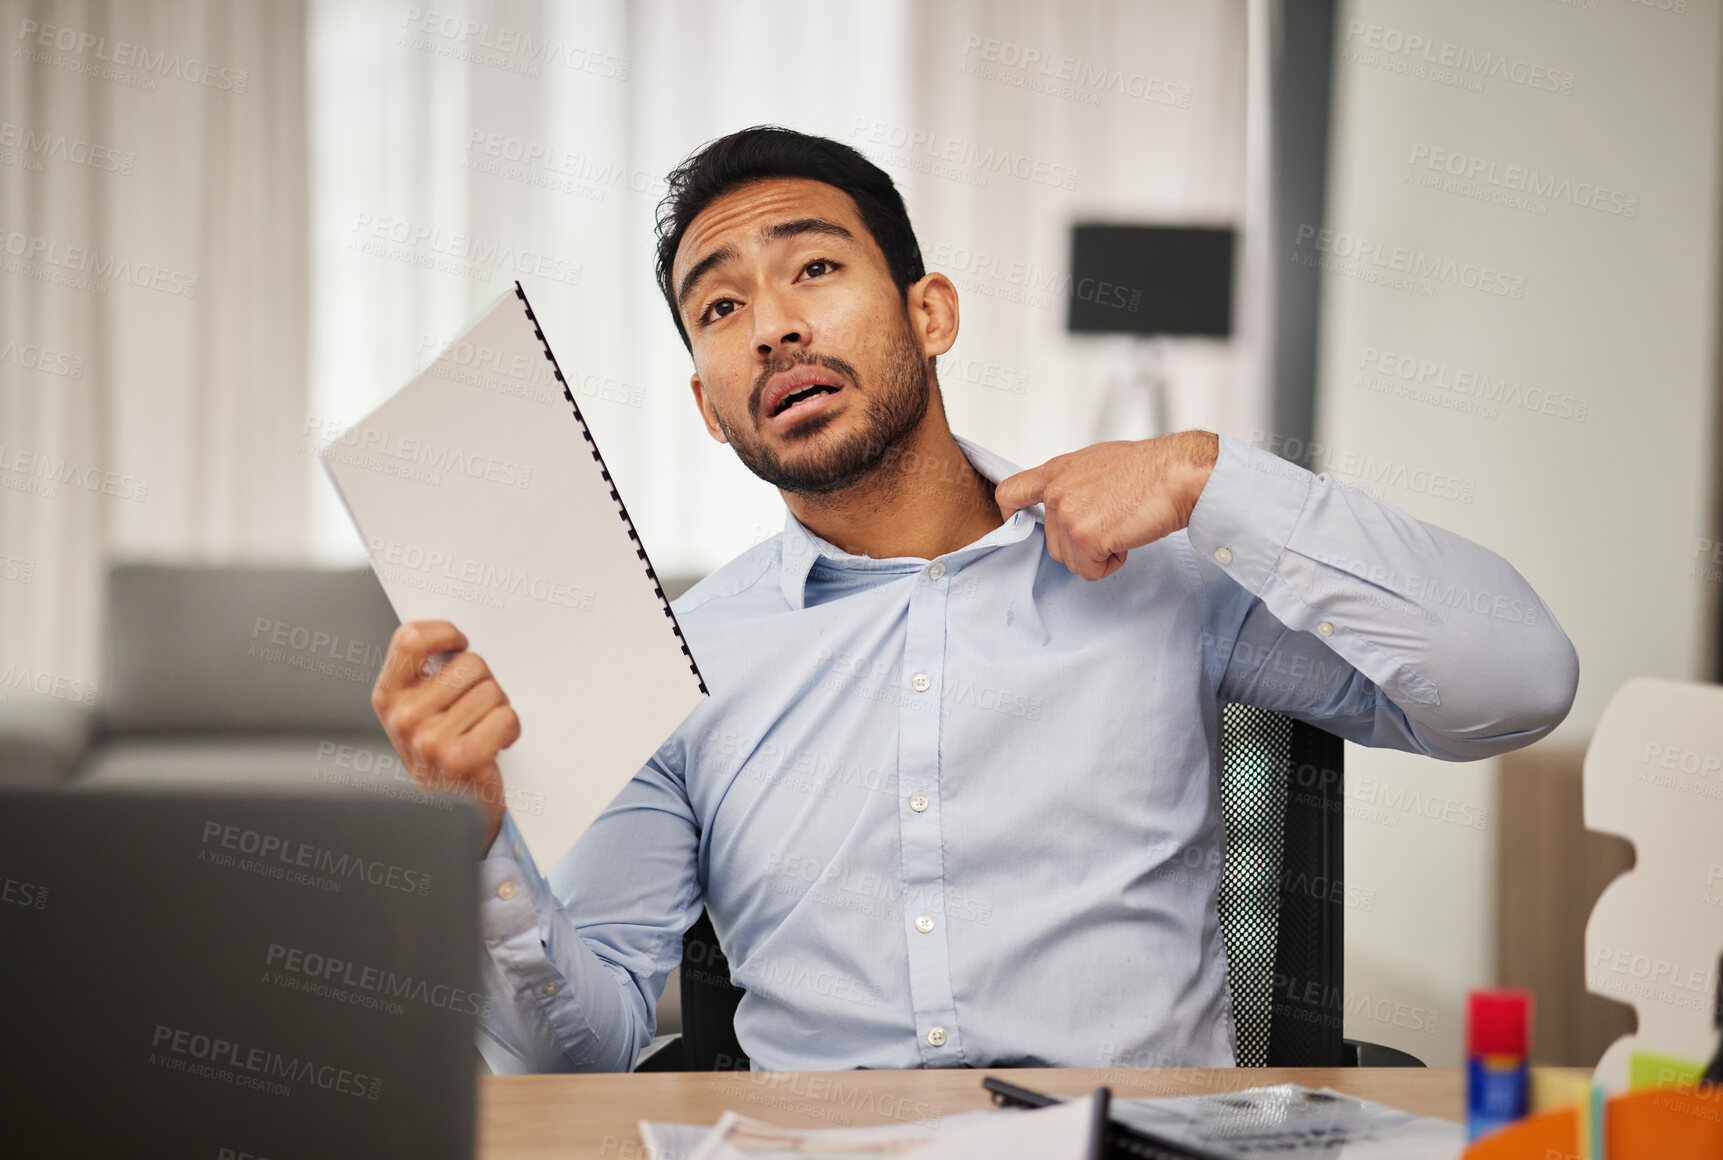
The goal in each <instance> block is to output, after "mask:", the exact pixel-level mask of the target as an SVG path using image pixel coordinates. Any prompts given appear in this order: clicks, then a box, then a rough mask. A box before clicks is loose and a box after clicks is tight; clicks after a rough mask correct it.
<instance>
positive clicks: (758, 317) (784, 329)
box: [754, 291, 813, 357]
mask: <svg viewBox="0 0 1723 1160" xmlns="http://www.w3.org/2000/svg"><path fill="white" fill-rule="evenodd" d="M811 341H813V328H812V327H811V326H810V325H809V322H808V319H807V316H806V314H805V313H804V312H803V311H802V310H801V308H800V303H799V302H797V300H796V296H795V295H794V294H789V293H785V292H783V291H767V292H765V293H763V294H760V295H758V296H757V297H756V298H755V299H754V349H755V351H756V352H757V353H759V354H760V355H761V356H762V357H769V356H770V355H771V354H772V353H773V352H775V351H777V350H779V349H781V348H783V347H786V346H806V345H808V344H809V343H810V342H811Z"/></svg>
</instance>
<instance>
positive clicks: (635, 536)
mask: <svg viewBox="0 0 1723 1160" xmlns="http://www.w3.org/2000/svg"><path fill="white" fill-rule="evenodd" d="M515 297H517V298H519V299H520V301H521V305H522V306H524V307H525V308H526V317H527V321H528V322H531V323H532V329H533V333H534V334H536V335H538V340H539V342H540V343H542V344H543V346H544V357H545V358H547V359H549V360H550V369H551V372H552V373H553V374H555V375H556V381H557V382H559V383H561V384H562V397H563V398H565V399H567V400H568V405H569V406H571V407H573V408H574V421H575V422H577V423H579V424H580V433H581V435H582V436H584V437H585V439H586V446H587V448H588V449H589V450H590V451H591V452H592V458H593V460H594V462H596V463H597V464H598V470H599V474H601V475H603V476H604V482H605V483H607V484H609V485H610V498H611V499H613V500H615V501H616V514H617V515H619V516H621V517H622V524H623V526H624V527H626V528H627V529H628V538H629V539H630V540H633V541H634V551H635V554H636V555H638V556H639V557H640V562H641V563H642V564H645V565H646V578H647V579H648V580H650V581H652V590H653V591H654V592H656V593H658V602H659V603H660V604H662V605H663V606H664V615H665V616H667V617H669V618H670V631H671V632H673V633H675V634H676V641H677V643H678V644H680V645H681V646H682V655H683V656H685V657H687V658H688V671H689V672H691V673H693V674H694V679H695V680H696V681H698V682H699V683H700V694H701V696H705V695H706V679H705V678H704V677H702V676H701V675H700V664H699V662H698V661H696V660H695V659H694V654H693V653H692V652H690V651H689V650H688V639H687V638H686V637H684V636H683V635H682V626H681V625H680V624H677V623H676V613H675V612H674V611H672V609H671V607H670V598H669V597H667V596H665V595H664V586H663V585H662V584H660V583H659V582H658V573H657V572H655V571H653V570H652V561H651V560H649V559H647V558H646V545H644V544H642V543H641V542H640V535H639V533H638V532H636V531H635V530H634V521H633V520H631V519H629V518H628V506H627V505H626V504H624V503H623V502H622V496H621V495H620V494H618V492H617V490H616V481H615V480H613V479H611V478H610V468H608V467H606V466H605V465H604V456H602V455H600V454H599V452H598V444H597V443H596V442H594V441H593V438H592V429H591V428H589V427H588V426H587V425H586V417H585V416H584V415H582V414H581V413H580V404H579V403H577V402H575V401H574V392H573V391H571V390H569V389H568V380H567V379H565V378H563V377H562V368H561V367H559V366H557V365H556V356H555V355H554V354H552V353H551V352H550V341H549V340H548V339H546V338H545V336H544V328H543V327H541V326H539V324H538V315H536V314H534V313H533V312H532V303H530V302H528V301H527V300H526V291H525V290H523V289H522V288H521V284H520V283H519V282H516V283H515Z"/></svg>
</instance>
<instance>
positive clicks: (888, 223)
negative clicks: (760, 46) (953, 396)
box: [658, 125, 927, 353]
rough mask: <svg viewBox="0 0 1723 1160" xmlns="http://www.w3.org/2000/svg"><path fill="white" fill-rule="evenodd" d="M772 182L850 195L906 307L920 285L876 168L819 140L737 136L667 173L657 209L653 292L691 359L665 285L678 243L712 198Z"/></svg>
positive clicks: (907, 240)
mask: <svg viewBox="0 0 1723 1160" xmlns="http://www.w3.org/2000/svg"><path fill="white" fill-rule="evenodd" d="M774 177H806V178H810V179H812V180H814V181H823V182H825V183H826V184H827V185H831V186H836V187H837V188H838V189H841V190H843V191H844V192H845V193H847V194H849V195H850V198H851V200H853V201H854V202H855V204H856V209H857V210H858V211H859V212H860V214H861V220H862V224H863V225H865V226H866V227H867V229H868V232H869V233H870V234H872V235H873V240H874V241H875V242H876V243H877V244H878V245H879V248H880V250H881V251H882V252H883V253H884V254H885V264H886V267H887V268H888V269H889V270H890V271H891V277H892V281H894V282H896V283H897V288H898V290H899V291H900V292H902V293H903V295H904V298H905V300H906V301H907V300H908V297H909V287H910V284H911V283H914V282H919V281H920V280H921V278H922V276H923V275H924V274H926V272H927V271H926V269H925V268H924V267H923V266H922V264H921V246H920V245H919V244H918V243H917V242H916V240H915V230H914V229H912V228H911V227H910V224H909V213H908V211H906V210H905V209H904V208H903V198H902V197H901V196H900V195H899V194H898V192H897V187H896V186H895V185H893V184H892V183H891V178H889V177H887V176H886V174H885V171H884V170H883V169H881V168H880V167H879V166H877V165H875V164H874V163H873V162H871V161H869V160H868V159H867V158H866V157H864V156H862V155H861V153H860V152H858V151H857V150H855V149H852V148H850V147H849V146H848V145H844V144H841V143H839V142H837V141H833V140H830V139H829V138H826V137H815V136H812V135H810V134H807V133H798V132H796V131H795V130H794V129H785V128H783V127H782V126H779V125H755V126H754V127H752V128H749V129H742V130H739V131H738V132H735V133H731V134H730V135H729V136H727V137H720V138H718V139H717V140H716V141H710V142H708V143H707V144H706V145H704V146H703V147H702V148H701V149H700V151H699V152H697V153H695V154H694V155H693V156H691V157H689V158H688V160H686V161H684V162H683V163H682V164H681V165H678V166H677V167H676V168H675V169H674V170H672V171H671V173H670V174H669V176H668V177H666V178H665V182H666V183H667V184H668V185H669V187H670V191H669V192H668V193H666V194H665V195H664V200H663V201H661V202H659V203H658V289H659V290H660V291H662V292H663V294H664V301H665V302H666V303H667V304H668V305H669V307H670V317H671V319H672V320H674V321H675V323H676V333H677V334H680V335H681V336H682V345H683V346H685V347H687V348H688V350H689V352H690V353H692V351H693V349H694V345H693V343H691V342H690V341H689V339H688V331H687V329H686V328H685V327H683V325H682V314H681V312H680V311H679V310H677V309H676V288H675V287H674V286H673V285H672V284H671V278H670V268H671V266H672V265H673V264H674V263H675V261H676V249H677V247H678V246H680V245H681V244H682V236H683V235H684V234H686V233H687V232H688V226H689V223H691V222H692V221H693V220H694V219H695V218H696V217H698V216H699V215H700V211H701V210H703V209H705V208H706V207H707V206H709V205H711V204H712V203H713V202H714V201H716V200H718V198H720V197H722V196H724V195H725V194H727V193H730V192H731V191H733V190H736V189H739V188H741V187H742V186H744V185H752V184H753V183H755V182H757V181H766V180H768V179H770V178H774Z"/></svg>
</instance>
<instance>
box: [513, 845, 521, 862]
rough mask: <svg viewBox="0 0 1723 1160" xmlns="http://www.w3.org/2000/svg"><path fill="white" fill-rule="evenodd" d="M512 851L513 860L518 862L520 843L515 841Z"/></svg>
mask: <svg viewBox="0 0 1723 1160" xmlns="http://www.w3.org/2000/svg"><path fill="white" fill-rule="evenodd" d="M514 851H515V861H516V862H519V861H520V843H519V842H516V843H515V844H514Z"/></svg>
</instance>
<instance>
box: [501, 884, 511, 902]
mask: <svg viewBox="0 0 1723 1160" xmlns="http://www.w3.org/2000/svg"><path fill="white" fill-rule="evenodd" d="M514 896H515V884H514V883H513V882H504V883H503V884H502V885H501V886H499V887H497V897H498V898H500V899H502V900H503V901H504V902H507V901H508V900H509V899H511V898H513V897H514Z"/></svg>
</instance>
